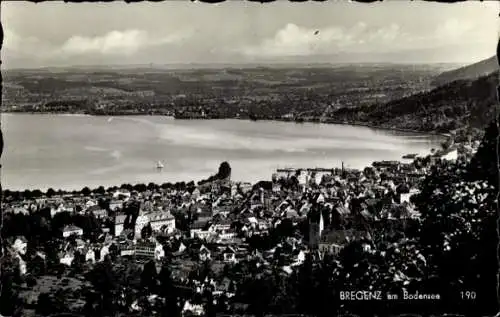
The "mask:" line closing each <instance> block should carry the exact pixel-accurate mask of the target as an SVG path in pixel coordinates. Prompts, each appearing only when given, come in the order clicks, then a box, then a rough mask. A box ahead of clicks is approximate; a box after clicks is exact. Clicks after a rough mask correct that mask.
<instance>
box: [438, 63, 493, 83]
mask: <svg viewBox="0 0 500 317" xmlns="http://www.w3.org/2000/svg"><path fill="white" fill-rule="evenodd" d="M497 70H498V62H497V58H496V56H492V57H490V58H488V59H485V60H482V61H480V62H477V63H474V64H471V65H467V66H464V67H461V68H458V69H454V70H450V71H447V72H444V73H441V74H439V75H438V76H436V77H435V78H434V80H433V81H432V85H433V86H442V85H445V84H448V83H451V82H454V81H457V80H464V79H476V78H479V77H482V76H486V75H489V74H491V73H493V72H495V71H497Z"/></svg>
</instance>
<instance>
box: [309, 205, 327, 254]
mask: <svg viewBox="0 0 500 317" xmlns="http://www.w3.org/2000/svg"><path fill="white" fill-rule="evenodd" d="M315 218H318V219H315ZM324 229H325V223H324V220H323V214H322V213H321V212H318V215H317V216H316V215H314V216H312V217H311V218H310V221H309V247H310V248H311V249H316V248H317V247H318V242H319V239H320V237H321V235H322V233H323V230H324Z"/></svg>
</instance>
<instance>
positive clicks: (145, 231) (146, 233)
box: [141, 222, 153, 240]
mask: <svg viewBox="0 0 500 317" xmlns="http://www.w3.org/2000/svg"><path fill="white" fill-rule="evenodd" d="M152 235H153V228H152V227H151V223H150V222H148V223H147V225H145V226H144V227H142V229H141V238H142V239H144V240H146V239H149V238H150V237H151V236H152Z"/></svg>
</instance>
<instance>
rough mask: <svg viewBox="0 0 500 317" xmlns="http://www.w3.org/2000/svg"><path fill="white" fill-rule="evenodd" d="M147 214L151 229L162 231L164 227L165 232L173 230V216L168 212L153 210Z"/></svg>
mask: <svg viewBox="0 0 500 317" xmlns="http://www.w3.org/2000/svg"><path fill="white" fill-rule="evenodd" d="M148 216H149V223H150V224H151V228H152V229H153V231H162V228H164V230H165V232H167V233H171V232H173V231H174V230H175V218H174V216H172V215H171V214H170V212H154V213H150V214H148Z"/></svg>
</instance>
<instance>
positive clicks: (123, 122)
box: [1, 114, 442, 190]
mask: <svg viewBox="0 0 500 317" xmlns="http://www.w3.org/2000/svg"><path fill="white" fill-rule="evenodd" d="M1 120H2V129H3V132H4V139H5V143H6V144H5V148H4V154H3V157H2V165H3V168H2V185H3V187H4V189H11V190H20V189H23V190H24V189H26V188H28V189H35V188H38V189H42V190H46V189H47V188H49V187H52V188H54V189H56V190H57V189H81V188H82V187H84V186H89V187H91V188H93V187H97V186H99V185H104V186H111V185H121V184H123V183H131V184H135V183H146V184H147V183H149V182H155V183H165V182H176V181H186V182H188V181H191V180H194V181H199V180H201V179H205V178H207V177H208V176H210V175H212V174H214V173H215V172H216V171H217V169H218V167H219V164H220V163H221V162H223V161H228V162H229V163H230V165H231V168H232V179H233V180H236V181H249V182H255V181H258V180H270V179H271V176H272V173H273V172H274V171H275V170H276V169H277V168H283V167H301V168H307V167H325V168H332V167H340V166H341V162H342V161H344V164H345V166H347V167H353V168H362V167H364V166H367V165H370V164H371V162H373V161H374V160H398V159H401V156H402V155H404V154H407V153H421V154H425V153H427V152H428V151H429V150H430V149H431V148H433V147H438V146H439V143H440V141H441V140H442V138H440V137H437V136H423V135H415V134H408V133H401V132H393V131H386V130H376V129H370V128H366V127H358V126H348V125H333V124H314V123H303V124H296V123H291V122H271V121H257V122H252V121H242V120H202V121H199V120H187V121H183V120H174V119H172V118H169V117H160V116H137V117H135V116H134V117H113V118H108V117H91V116H78V115H37V114H2V118H1ZM158 161H161V162H162V163H163V165H164V168H163V169H162V170H157V168H156V164H157V162H158Z"/></svg>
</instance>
